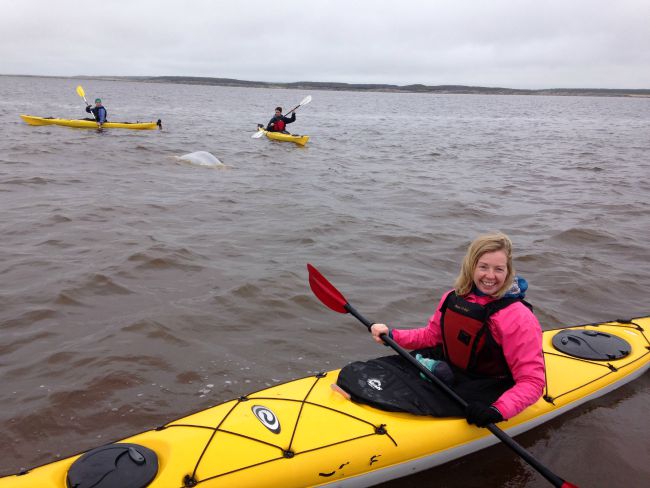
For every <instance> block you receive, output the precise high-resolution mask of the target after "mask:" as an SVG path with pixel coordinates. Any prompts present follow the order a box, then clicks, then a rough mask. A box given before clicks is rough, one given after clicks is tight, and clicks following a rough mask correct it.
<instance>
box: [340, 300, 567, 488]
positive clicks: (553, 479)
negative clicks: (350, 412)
mask: <svg viewBox="0 0 650 488" xmlns="http://www.w3.org/2000/svg"><path fill="white" fill-rule="evenodd" d="M344 308H345V310H347V311H348V312H349V313H350V314H352V315H354V317H355V318H356V319H357V320H359V322H361V323H362V324H363V325H365V326H366V327H367V328H368V332H370V328H371V327H372V324H373V323H374V322H370V321H369V320H368V319H366V318H365V317H364V316H363V315H361V314H360V313H359V312H358V311H357V309H355V308H354V307H353V306H352V305H350V303H349V302H348V303H346V304H345V306H344ZM379 337H381V339H382V340H383V341H384V343H385V344H386V345H388V346H390V347H391V348H392V349H393V350H395V352H397V353H398V354H399V355H400V356H402V357H403V358H404V359H406V360H407V361H408V362H409V363H411V364H412V365H413V366H415V367H416V368H418V369H419V370H420V372H421V373H422V374H424V376H426V377H427V378H428V379H430V380H431V381H432V382H433V383H434V384H435V385H436V386H438V387H439V388H440V389H441V390H442V391H443V392H444V393H445V394H446V395H448V396H449V397H450V398H452V399H453V400H454V401H456V402H457V403H458V404H459V405H460V406H461V407H463V409H465V408H467V402H466V401H465V400H463V399H462V398H461V397H459V396H458V395H457V394H456V392H455V391H453V390H452V389H451V388H449V387H448V386H447V385H446V384H445V383H444V382H443V381H442V380H440V379H439V378H438V377H436V376H435V375H434V374H433V373H432V372H431V371H429V370H428V369H427V368H426V367H425V366H424V365H423V364H422V363H420V361H418V360H417V359H415V358H414V357H413V356H412V355H410V354H409V353H408V352H407V351H406V350H405V349H403V348H402V347H400V346H399V345H398V344H397V343H396V342H395V341H394V340H393V339H391V338H390V336H389V335H388V334H381V335H380V336H379ZM486 429H488V430H489V431H490V432H492V434H494V436H495V437H497V438H498V439H499V440H500V441H501V442H503V443H504V444H505V445H506V446H508V447H509V448H510V449H512V450H513V451H514V452H515V453H517V455H519V456H520V457H521V458H522V459H523V460H524V461H526V462H527V463H528V464H530V465H531V466H532V467H533V468H535V469H536V470H537V472H538V473H539V474H541V475H542V476H543V477H544V478H546V479H547V480H548V481H549V482H550V483H551V484H552V485H553V486H555V487H557V488H562V487H566V486H573V485H571V484H568V483H567V482H565V481H564V480H563V479H562V478H560V477H559V476H557V475H556V474H555V473H553V472H552V471H551V470H549V469H548V468H547V467H546V466H544V465H543V464H542V463H540V462H539V461H538V460H537V459H535V458H534V457H533V456H532V454H530V453H529V452H528V451H526V449H524V448H523V447H521V446H520V445H519V443H517V441H515V440H514V439H513V438H512V437H510V436H509V435H508V434H506V433H505V432H504V431H503V430H501V429H500V428H499V427H497V426H496V425H494V424H488V425H486Z"/></svg>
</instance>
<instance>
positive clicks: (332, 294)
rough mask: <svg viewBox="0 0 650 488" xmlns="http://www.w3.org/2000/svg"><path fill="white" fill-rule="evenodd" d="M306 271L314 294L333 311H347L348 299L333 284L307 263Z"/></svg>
mask: <svg viewBox="0 0 650 488" xmlns="http://www.w3.org/2000/svg"><path fill="white" fill-rule="evenodd" d="M307 271H309V286H310V287H311V291H313V292H314V295H316V296H317V297H318V299H319V300H320V301H321V302H323V304H325V305H326V306H327V307H329V308H331V309H332V310H334V311H335V312H339V313H348V311H347V310H346V308H345V306H346V305H347V303H348V301H347V300H346V299H345V297H344V296H343V295H341V292H339V291H338V290H337V289H336V288H334V285H332V284H331V283H330V282H329V281H327V279H326V278H325V277H324V276H323V275H322V274H320V272H319V271H318V270H317V269H316V268H314V267H313V266H312V265H311V264H307Z"/></svg>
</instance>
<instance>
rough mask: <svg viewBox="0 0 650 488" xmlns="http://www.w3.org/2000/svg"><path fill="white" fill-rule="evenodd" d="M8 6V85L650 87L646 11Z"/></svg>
mask: <svg viewBox="0 0 650 488" xmlns="http://www.w3.org/2000/svg"><path fill="white" fill-rule="evenodd" d="M4 4H6V5H4ZM0 7H3V8H2V11H3V16H2V18H0V73H4V74H33V75H63V76H73V75H78V74H88V75H152V76H155V75H179V76H183V75H186V76H213V77H229V78H239V79H249V80H265V81H305V80H309V81H340V82H351V83H355V82H357V83H395V84H411V83H423V84H428V85H437V84H466V85H482V86H504V87H513V88H550V87H584V88H588V87H602V88H650V50H649V49H648V48H647V46H649V45H650V29H648V25H650V24H649V21H650V2H647V0H619V1H617V2H611V1H602V0H595V1H588V0H572V1H571V2H564V1H563V2H560V1H558V0H549V1H547V2H539V1H531V0H521V1H517V0H508V1H506V0H490V1H470V0H459V1H456V2H451V1H435V2H433V1H432V2H428V1H416V0H403V1H401V2H395V1H385V0H375V1H368V0H357V1H354V2H350V1H343V0H332V1H324V2H318V3H313V2H306V1H304V0H302V1H297V0H284V1H283V2H277V3H274V4H272V5H271V4H270V3H269V2H268V1H261V0H247V1H246V2H231V1H230V2H225V1H214V2H211V1H205V0H197V1H192V2H187V3H183V4H181V2H171V1H165V0H158V1H155V2H154V1H151V0H139V1H125V0H114V1H112V2H104V3H101V4H95V3H91V2H86V3H80V2H73V1H70V0H59V1H57V2H51V1H32V2H11V5H9V0H0Z"/></svg>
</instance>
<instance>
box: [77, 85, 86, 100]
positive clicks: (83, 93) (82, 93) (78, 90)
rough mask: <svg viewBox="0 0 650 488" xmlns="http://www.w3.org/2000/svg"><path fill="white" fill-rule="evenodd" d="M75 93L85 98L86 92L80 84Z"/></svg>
mask: <svg viewBox="0 0 650 488" xmlns="http://www.w3.org/2000/svg"><path fill="white" fill-rule="evenodd" d="M77 95H79V96H80V97H81V98H86V92H85V91H84V89H83V88H82V86H81V85H79V86H78V87H77Z"/></svg>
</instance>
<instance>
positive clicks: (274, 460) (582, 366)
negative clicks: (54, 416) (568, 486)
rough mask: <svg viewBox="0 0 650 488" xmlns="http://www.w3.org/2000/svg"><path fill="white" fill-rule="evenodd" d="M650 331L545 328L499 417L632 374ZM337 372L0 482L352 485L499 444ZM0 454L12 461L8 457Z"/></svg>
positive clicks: (521, 428)
mask: <svg viewBox="0 0 650 488" xmlns="http://www.w3.org/2000/svg"><path fill="white" fill-rule="evenodd" d="M649 338H650V317H639V318H634V319H630V320H617V321H612V322H605V323H598V324H587V325H578V326H572V327H565V328H560V329H554V330H547V331H544V334H543V348H544V360H545V363H546V387H545V390H544V397H543V398H541V399H540V400H539V401H537V403H535V404H533V405H531V406H530V407H528V408H527V409H525V410H524V411H523V412H521V413H520V414H519V415H517V416H515V417H513V418H511V419H509V420H508V421H506V422H501V423H499V426H500V427H501V428H502V429H503V430H504V431H505V432H507V433H508V434H509V435H517V434H520V433H522V432H525V431H527V430H530V429H532V428H534V427H537V426H539V425H541V424H543V423H544V422H547V421H549V420H551V419H553V418H555V417H557V416H558V415H561V414H563V413H565V412H567V411H569V410H571V409H574V408H576V407H578V406H579V405H581V404H583V403H585V402H587V401H589V400H592V399H594V398H598V397H600V396H602V395H605V394H606V393H608V392H610V391H612V390H614V389H615V388H618V387H620V386H621V385H623V384H625V383H628V382H630V381H632V380H634V379H635V378H638V377H639V376H641V375H642V374H644V373H645V372H646V371H647V370H648V367H649V365H650V342H649ZM338 374H339V370H335V371H329V372H323V373H318V374H316V375H313V376H309V377H305V378H302V379H297V380H294V381H289V382H287V383H284V384H280V385H276V386H273V387H270V388H266V389H264V390H260V391H257V392H254V393H250V394H248V395H246V396H242V397H240V398H238V399H235V400H230V401H227V402H224V403H221V404H219V405H216V406H213V407H210V408H208V409H206V410H203V411H200V412H197V413H194V414H191V415H188V416H186V417H184V418H181V419H178V420H175V421H172V422H169V423H167V424H165V425H163V426H160V427H158V428H157V429H154V430H148V431H146V432H142V433H140V434H136V435H134V436H131V437H129V438H126V439H123V440H121V441H119V442H117V443H111V444H105V445H103V446H100V447H98V448H95V449H92V450H90V451H88V452H86V453H82V454H77V455H74V456H71V457H68V458H66V459H61V460H57V461H55V462H53V463H51V464H46V465H44V466H40V467H36V468H31V469H25V470H24V471H23V472H22V473H20V474H15V475H10V476H5V477H2V478H0V488H66V487H72V486H75V487H84V488H85V487H93V488H115V487H119V488H145V487H146V488H185V487H195V486H196V487H198V488H233V487H237V488H264V487H266V488H277V487H282V488H303V487H307V486H309V487H325V486H327V487H331V488H334V487H336V488H360V487H367V486H372V485H375V484H378V483H382V482H385V481H387V480H390V479H394V478H399V477H402V476H407V475H410V474H413V473H415V472H417V471H421V470H425V469H429V468H431V467H433V466H437V465H440V464H443V463H446V462H449V461H451V460H453V459H456V458H459V457H461V456H465V455H467V454H469V453H472V452H475V451H478V450H480V449H483V448H485V447H487V446H490V445H493V444H496V443H498V442H499V440H498V439H497V438H496V437H494V436H492V435H491V434H490V432H489V431H488V430H487V429H481V428H478V427H475V426H471V425H468V423H467V421H466V420H465V419H464V418H458V417H446V418H435V417H428V416H417V415H411V414H407V413H398V412H388V411H383V410H378V409H376V408H373V407H371V406H369V405H364V404H360V403H355V402H352V401H350V400H348V399H347V398H346V397H345V396H343V395H341V394H340V393H338V392H337V391H335V389H333V388H331V385H332V384H334V383H336V380H337V377H338ZM6 387H8V388H10V386H9V385H6ZM441 394H442V393H441ZM574 420H575V417H574ZM568 421H569V422H572V420H568ZM629 421H630V422H639V423H641V422H646V421H647V419H646V418H638V419H634V418H631V419H629ZM24 442H29V440H28V439H25V441H24ZM609 447H610V448H615V446H614V447H612V446H609ZM9 452H10V451H9ZM560 455H561V454H559V453H558V454H556V456H560ZM2 461H3V463H4V465H10V464H11V462H12V460H11V458H10V456H9V455H8V454H6V455H4V457H3V460H2ZM610 469H612V470H616V469H625V466H611V468H610Z"/></svg>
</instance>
